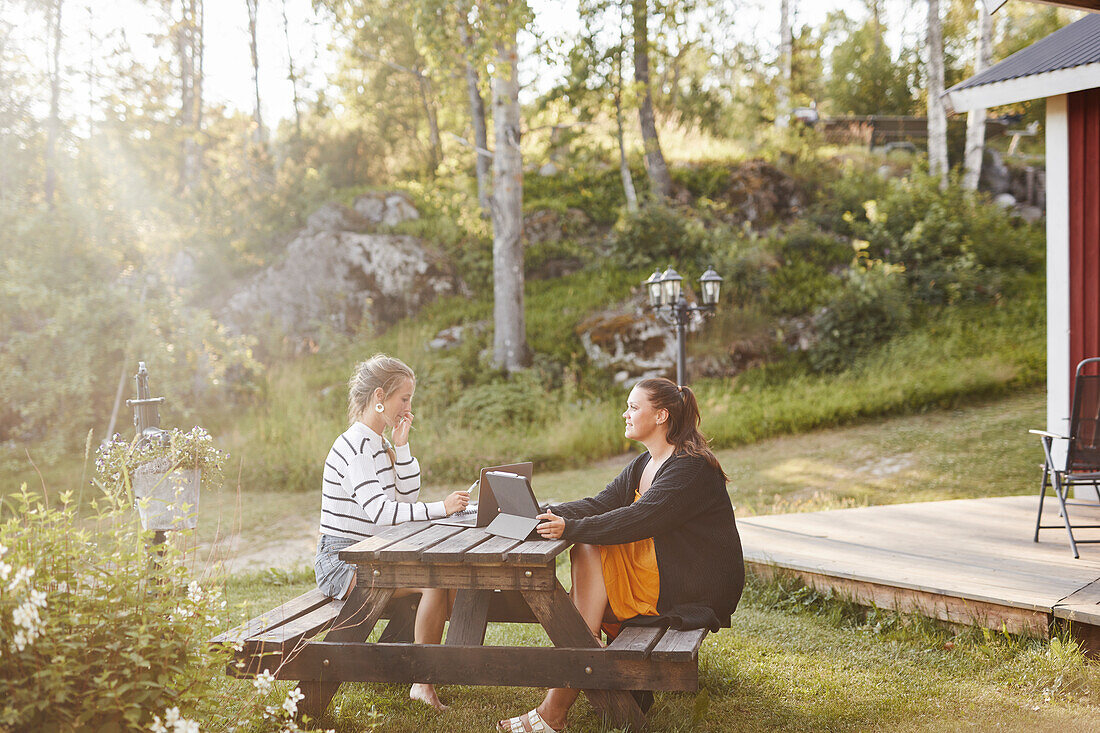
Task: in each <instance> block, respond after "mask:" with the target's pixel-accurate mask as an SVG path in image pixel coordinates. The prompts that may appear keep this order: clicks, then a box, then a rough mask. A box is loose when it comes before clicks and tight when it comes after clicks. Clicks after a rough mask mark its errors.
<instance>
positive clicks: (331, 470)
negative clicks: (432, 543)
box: [321, 422, 446, 540]
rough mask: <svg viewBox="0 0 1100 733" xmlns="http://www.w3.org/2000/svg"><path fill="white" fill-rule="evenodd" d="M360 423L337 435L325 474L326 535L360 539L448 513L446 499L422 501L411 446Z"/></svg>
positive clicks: (323, 507) (323, 512)
mask: <svg viewBox="0 0 1100 733" xmlns="http://www.w3.org/2000/svg"><path fill="white" fill-rule="evenodd" d="M388 445H389V441H386V440H385V439H384V438H383V437H382V436H381V435H379V434H378V433H376V432H374V431H373V430H371V429H370V428H368V427H367V426H366V425H364V424H363V423H361V422H356V423H353V424H352V426H351V427H350V428H348V429H347V430H345V431H344V433H343V434H342V435H341V436H340V437H338V438H337V439H336V442H335V443H333V444H332V449H331V450H330V451H329V452H328V457H327V458H326V459H325V466H324V470H323V471H322V477H321V534H327V535H332V536H334V537H346V538H348V539H353V540H359V539H363V538H364V537H369V536H371V535H372V534H375V533H376V532H377V531H378V529H379V528H380V527H385V526H389V525H393V524H400V523H402V522H408V521H412V520H426V519H439V518H441V517H444V516H446V511H445V510H444V508H443V502H442V501H433V502H429V503H425V502H422V501H417V496H419V494H420V464H419V463H418V462H417V460H416V459H415V458H413V457H412V452H411V451H410V450H409V446H408V445H401V446H397V447H396V448H394V449H393V450H394V453H395V461H394V462H393V464H391V463H390V457H389V455H388V454H387V453H386V450H385V447H386V446H388Z"/></svg>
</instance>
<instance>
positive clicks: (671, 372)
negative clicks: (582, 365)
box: [577, 299, 702, 384]
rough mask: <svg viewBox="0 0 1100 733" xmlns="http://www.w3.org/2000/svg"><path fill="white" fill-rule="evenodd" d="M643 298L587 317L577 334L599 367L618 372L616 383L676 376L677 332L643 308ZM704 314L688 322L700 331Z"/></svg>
mask: <svg viewBox="0 0 1100 733" xmlns="http://www.w3.org/2000/svg"><path fill="white" fill-rule="evenodd" d="M640 303H641V301H640V299H639V300H638V302H636V303H626V304H624V305H623V306H621V307H619V308H614V309H611V310H606V311H603V312H601V313H597V314H595V315H592V316H590V317H589V318H587V319H586V320H585V321H584V322H583V323H581V324H580V325H579V326H577V335H578V336H579V337H580V340H581V344H582V345H583V346H584V350H585V352H586V353H587V354H588V358H589V359H590V360H591V361H592V363H593V364H595V365H596V366H598V367H600V368H602V369H607V370H609V371H612V372H614V373H615V382H616V383H618V384H623V383H625V382H627V381H633V380H638V379H646V378H649V377H669V378H671V379H675V375H676V334H675V333H674V332H673V330H672V328H671V327H670V326H669V325H668V324H666V323H665V322H664V321H662V320H660V319H659V318H657V317H656V316H655V315H653V314H652V313H650V312H647V311H645V310H643V309H642V307H641V305H640ZM701 323H702V316H698V317H697V318H693V319H692V320H691V321H690V322H689V323H688V331H691V332H694V331H696V330H698V328H699V326H700V325H701Z"/></svg>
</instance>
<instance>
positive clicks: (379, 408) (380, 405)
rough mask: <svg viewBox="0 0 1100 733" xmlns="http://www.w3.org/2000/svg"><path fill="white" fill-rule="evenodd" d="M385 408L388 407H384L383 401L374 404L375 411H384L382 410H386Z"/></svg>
mask: <svg viewBox="0 0 1100 733" xmlns="http://www.w3.org/2000/svg"><path fill="white" fill-rule="evenodd" d="M385 409H386V408H385V407H382V403H381V402H379V403H378V404H376V405H375V406H374V411H375V412H382V411H384V410H385Z"/></svg>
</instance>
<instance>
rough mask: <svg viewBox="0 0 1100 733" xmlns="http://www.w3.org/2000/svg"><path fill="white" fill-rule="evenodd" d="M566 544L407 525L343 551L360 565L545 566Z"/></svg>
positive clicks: (342, 556) (425, 524)
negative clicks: (518, 539)
mask: <svg viewBox="0 0 1100 733" xmlns="http://www.w3.org/2000/svg"><path fill="white" fill-rule="evenodd" d="M570 544H572V543H570V542H567V541H565V540H543V539H538V540H523V541H517V540H513V539H510V538H508V537H497V536H495V535H491V534H489V533H488V532H486V531H485V530H484V529H480V528H477V527H454V526H450V525H445V524H432V523H431V522H405V523H404V524H398V525H396V526H393V527H388V528H386V529H384V530H382V531H381V532H379V533H378V534H376V535H374V536H373V537H368V538H367V539H365V540H362V541H361V542H357V543H356V544H354V545H352V546H350V547H348V548H347V549H345V550H341V551H340V559H341V560H344V561H345V562H349V563H353V564H356V565H364V564H376V563H417V564H429V565H455V564H476V565H518V566H524V565H526V566H530V565H545V564H547V563H549V562H552V561H553V560H554V558H555V557H557V556H558V555H559V554H561V553H562V552H563V551H564V550H565V549H566V548H567V547H569V545H570Z"/></svg>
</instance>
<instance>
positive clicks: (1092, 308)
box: [1067, 89, 1100, 384]
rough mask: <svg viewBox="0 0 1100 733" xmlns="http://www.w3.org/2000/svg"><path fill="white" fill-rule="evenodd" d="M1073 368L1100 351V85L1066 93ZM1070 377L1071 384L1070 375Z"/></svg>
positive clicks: (1071, 355)
mask: <svg viewBox="0 0 1100 733" xmlns="http://www.w3.org/2000/svg"><path fill="white" fill-rule="evenodd" d="M1067 113H1068V123H1069V356H1070V359H1069V361H1070V369H1071V370H1075V369H1076V368H1077V363H1078V362H1080V361H1081V360H1082V359H1086V358H1088V357H1090V356H1100V89H1089V90H1087V91H1083V92H1074V93H1073V94H1070V95H1068V99H1067ZM1070 376H1071V382H1070V384H1072V383H1073V382H1072V374H1071V375H1070Z"/></svg>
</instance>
